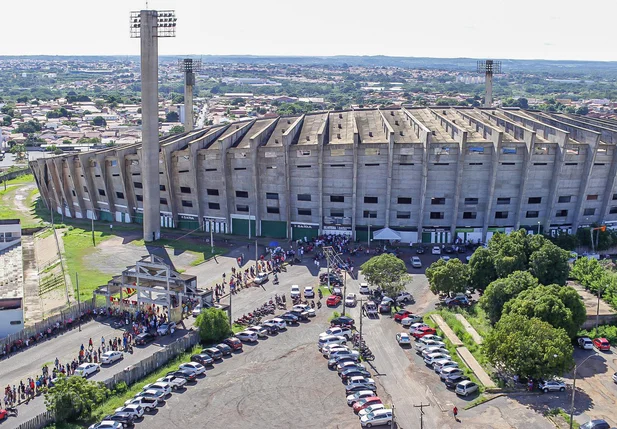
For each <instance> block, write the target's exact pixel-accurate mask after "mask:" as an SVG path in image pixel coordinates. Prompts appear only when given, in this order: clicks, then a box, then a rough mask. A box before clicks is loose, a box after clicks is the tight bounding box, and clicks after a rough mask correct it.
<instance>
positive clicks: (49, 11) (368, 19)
mask: <svg viewBox="0 0 617 429" xmlns="http://www.w3.org/2000/svg"><path fill="white" fill-rule="evenodd" d="M148 7H149V8H150V9H157V10H162V9H174V10H175V11H176V15H177V18H178V26H177V37H176V38H169V39H163V40H160V41H159V53H160V54H161V55H207V54H211V55H294V56H331V55H388V56H402V57H439V58H452V57H454V58H460V57H471V58H502V59H551V60H559V59H567V60H600V61H617V43H616V40H617V37H616V36H615V33H614V31H613V28H614V23H613V22H612V19H613V16H614V15H615V12H617V2H616V1H615V0H595V1H590V2H589V3H587V2H581V1H575V0H561V1H556V0H509V1H504V0H491V1H488V0H466V1H461V0H421V1H418V0H385V1H367V0H353V1H352V0H307V1H298V0H291V1H286V2H283V1H282V0H232V1H216V2H215V1H208V0H150V1H149V3H148ZM145 8H146V2H145V1H144V0H104V1H103V0H98V1H92V0H55V1H49V0H18V1H3V2H2V6H1V8H0V14H1V16H2V17H3V19H2V21H1V22H2V24H1V26H0V55H40V54H43V55H138V54H139V41H138V40H137V39H130V38H129V28H128V27H129V22H128V20H129V13H130V12H131V11H136V10H140V9H145Z"/></svg>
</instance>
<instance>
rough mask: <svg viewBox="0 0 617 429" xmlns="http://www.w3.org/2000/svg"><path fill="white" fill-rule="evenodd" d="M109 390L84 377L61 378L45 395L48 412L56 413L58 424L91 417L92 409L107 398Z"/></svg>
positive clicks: (99, 383) (101, 384)
mask: <svg viewBox="0 0 617 429" xmlns="http://www.w3.org/2000/svg"><path fill="white" fill-rule="evenodd" d="M108 394H109V390H108V389H107V388H106V387H105V385H104V384H103V383H101V382H94V381H88V380H86V379H85V378H83V377H65V376H60V378H58V380H57V381H56V383H55V384H54V386H52V387H50V388H49V389H48V390H47V392H46V393H45V405H46V406H47V410H49V411H52V412H54V414H55V416H56V422H58V423H61V422H66V421H67V420H71V419H72V420H75V419H77V418H81V419H86V418H88V417H90V415H91V413H92V409H93V408H94V406H95V405H96V404H99V403H101V402H103V400H105V398H107V395H108Z"/></svg>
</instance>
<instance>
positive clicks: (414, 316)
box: [401, 314, 423, 328]
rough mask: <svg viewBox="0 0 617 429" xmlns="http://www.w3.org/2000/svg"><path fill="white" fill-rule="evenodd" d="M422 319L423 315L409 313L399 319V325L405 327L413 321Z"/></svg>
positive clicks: (416, 321)
mask: <svg viewBox="0 0 617 429" xmlns="http://www.w3.org/2000/svg"><path fill="white" fill-rule="evenodd" d="M422 320H423V317H422V316H420V315H419V314H410V315H409V316H408V317H405V318H404V319H403V320H401V325H402V326H403V327H404V328H407V327H409V326H411V325H412V324H414V323H418V322H422Z"/></svg>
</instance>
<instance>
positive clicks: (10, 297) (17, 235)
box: [0, 219, 24, 338]
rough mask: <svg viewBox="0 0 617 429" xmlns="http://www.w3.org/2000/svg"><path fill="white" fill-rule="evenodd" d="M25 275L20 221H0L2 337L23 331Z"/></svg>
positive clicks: (0, 333) (0, 313) (0, 329)
mask: <svg viewBox="0 0 617 429" xmlns="http://www.w3.org/2000/svg"><path fill="white" fill-rule="evenodd" d="M23 296H24V274H23V262H22V251H21V224H20V221H19V219H2V220H0V338H4V337H6V336H8V335H11V334H14V333H16V332H19V331H21V330H22V329H23V328H24V305H23V304H24V303H23Z"/></svg>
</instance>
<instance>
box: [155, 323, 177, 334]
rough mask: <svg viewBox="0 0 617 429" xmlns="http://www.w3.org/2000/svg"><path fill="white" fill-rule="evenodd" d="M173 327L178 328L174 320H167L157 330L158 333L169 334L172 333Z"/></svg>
mask: <svg viewBox="0 0 617 429" xmlns="http://www.w3.org/2000/svg"><path fill="white" fill-rule="evenodd" d="M172 329H173V330H175V329H176V324H175V323H174V322H167V323H163V324H162V325H161V326H159V327H158V329H157V330H156V333H157V334H159V335H168V334H171V330H172Z"/></svg>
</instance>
